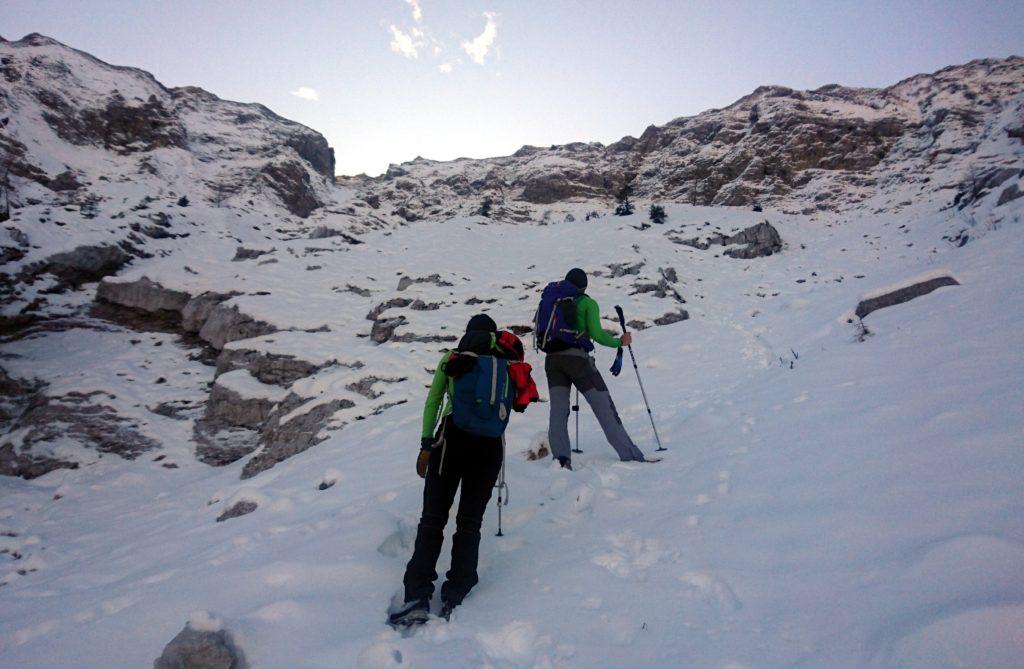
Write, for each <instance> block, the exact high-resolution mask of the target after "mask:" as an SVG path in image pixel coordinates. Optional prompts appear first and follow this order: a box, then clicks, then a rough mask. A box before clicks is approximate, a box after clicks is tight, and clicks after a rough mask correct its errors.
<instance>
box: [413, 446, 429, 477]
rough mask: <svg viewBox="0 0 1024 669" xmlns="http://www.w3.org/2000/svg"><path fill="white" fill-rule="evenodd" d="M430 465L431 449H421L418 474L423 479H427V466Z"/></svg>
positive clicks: (417, 462)
mask: <svg viewBox="0 0 1024 669" xmlns="http://www.w3.org/2000/svg"><path fill="white" fill-rule="evenodd" d="M429 464H430V449H428V448H421V449H420V455H419V457H418V458H416V473H417V474H418V475H419V477H420V478H421V479H425V478H427V465H429Z"/></svg>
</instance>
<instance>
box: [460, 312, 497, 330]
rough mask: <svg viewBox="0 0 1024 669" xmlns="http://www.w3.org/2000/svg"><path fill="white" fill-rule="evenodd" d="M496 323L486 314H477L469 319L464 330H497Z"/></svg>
mask: <svg viewBox="0 0 1024 669" xmlns="http://www.w3.org/2000/svg"><path fill="white" fill-rule="evenodd" d="M497 331H498V324H497V323H495V322H494V319H492V318H491V317H490V316H488V315H487V314H477V315H476V316H473V317H472V318H470V319H469V323H467V324H466V332H497Z"/></svg>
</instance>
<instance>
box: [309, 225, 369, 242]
mask: <svg viewBox="0 0 1024 669" xmlns="http://www.w3.org/2000/svg"><path fill="white" fill-rule="evenodd" d="M332 237H341V238H342V239H344V240H345V241H346V242H348V243H349V244H362V243H363V240H361V239H358V238H356V237H353V236H352V235H349V234H347V233H345V232H342V231H341V230H337V229H335V228H329V227H327V226H326V225H320V226H317V227H316V228H313V231H312V232H310V233H309V238H310V239H329V238H332Z"/></svg>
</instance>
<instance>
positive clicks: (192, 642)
mask: <svg viewBox="0 0 1024 669" xmlns="http://www.w3.org/2000/svg"><path fill="white" fill-rule="evenodd" d="M193 618H195V616H193ZM197 628H198V629H197ZM248 667H249V664H248V662H246V659H245V653H243V652H242V649H241V648H239V647H238V644H237V643H235V639H234V636H233V635H232V634H231V632H230V631H228V630H226V629H223V628H222V627H221V626H219V625H217V626H214V625H209V624H197V623H196V622H194V621H189V622H188V624H186V625H185V628H184V629H183V630H181V632H179V633H178V635H177V636H175V637H174V638H173V639H171V642H170V643H168V644H167V646H165V647H164V651H163V653H161V655H160V657H158V658H157V659H156V661H155V662H153V669H248Z"/></svg>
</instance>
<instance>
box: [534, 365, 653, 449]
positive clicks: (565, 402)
mask: <svg viewBox="0 0 1024 669" xmlns="http://www.w3.org/2000/svg"><path fill="white" fill-rule="evenodd" d="M544 372H545V374H546V375H547V377H548V393H549V394H550V395H551V418H550V422H549V423H548V441H549V442H550V444H551V453H552V455H554V456H555V457H556V458H560V457H564V458H566V459H571V458H572V451H571V447H570V444H569V424H568V422H569V393H570V390H571V387H572V386H576V389H577V390H579V391H580V393H581V394H582V395H583V397H584V399H586V400H587V404H589V405H590V408H591V409H592V410H593V411H594V415H595V416H597V422H598V423H600V424H601V429H602V430H604V436H605V438H606V439H607V440H608V443H609V444H611V445H612V448H614V449H615V452H616V453H618V455H619V459H620V460H623V461H628V460H643V459H644V454H643V453H642V452H641V451H640V449H639V448H637V447H636V444H634V443H633V440H632V439H630V438H629V435H628V434H626V429H625V428H624V427H622V420H620V419H619V412H618V411H616V410H615V404H614V402H612V396H611V395H610V394H609V393H608V386H606V385H605V384H604V379H602V378H601V373H600V372H599V371H597V366H596V365H595V364H594V359H593V358H592V357H591V356H590V354H588V353H587V352H586V351H584V350H583V349H579V348H573V349H569V350H568V351H561V352H559V353H549V354H548V356H547V359H546V360H545V361H544Z"/></svg>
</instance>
